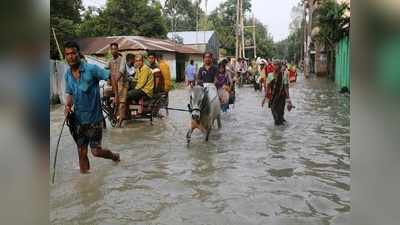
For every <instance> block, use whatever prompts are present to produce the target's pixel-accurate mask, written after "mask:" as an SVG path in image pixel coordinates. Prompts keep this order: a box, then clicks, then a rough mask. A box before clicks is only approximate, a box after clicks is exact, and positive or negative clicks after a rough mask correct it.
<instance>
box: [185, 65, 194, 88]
mask: <svg viewBox="0 0 400 225" xmlns="http://www.w3.org/2000/svg"><path fill="white" fill-rule="evenodd" d="M185 77H186V85H187V86H189V87H191V88H192V87H193V86H194V84H195V80H196V67H195V66H194V61H193V59H191V60H190V63H189V65H188V66H187V67H186V69H185Z"/></svg>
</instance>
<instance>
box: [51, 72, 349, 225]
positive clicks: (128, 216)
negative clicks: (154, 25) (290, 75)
mask: <svg viewBox="0 0 400 225" xmlns="http://www.w3.org/2000/svg"><path fill="white" fill-rule="evenodd" d="M291 96H292V102H293V104H294V105H295V106H296V108H295V109H294V110H293V111H291V112H286V113H285V117H286V120H287V121H288V123H287V125H285V126H282V127H276V126H275V125H274V122H273V119H272V115H271V113H270V111H269V109H268V108H267V107H265V108H261V100H262V95H261V94H260V93H259V92H255V91H254V89H253V88H252V87H250V86H248V87H243V88H238V89H237V100H236V104H235V106H234V108H233V109H231V110H230V111H229V112H228V113H226V114H223V116H222V129H220V130H218V129H214V130H213V131H212V132H211V135H210V140H209V142H207V143H206V142H205V141H204V137H205V136H204V134H202V133H200V131H198V130H196V131H195V132H194V133H193V136H192V142H191V145H190V146H189V147H188V146H187V145H186V139H185V135H186V132H187V128H188V123H189V118H190V117H189V114H188V113H185V112H178V111H170V113H169V117H168V118H166V119H163V120H159V119H156V120H155V121H154V125H153V126H151V125H150V122H149V121H148V120H146V121H133V122H129V123H127V124H126V126H125V128H123V129H118V128H111V126H108V128H107V129H106V130H104V133H103V147H106V148H109V149H111V150H113V151H116V152H118V153H120V155H121V162H120V163H114V162H112V161H110V160H104V159H100V158H96V159H94V157H93V156H92V155H91V154H90V153H89V158H90V163H91V173H90V174H86V175H81V174H80V173H79V166H78V156H77V149H76V147H75V144H74V142H73V140H72V137H71V136H70V134H69V131H68V128H67V127H66V128H65V129H64V133H63V137H62V139H61V143H60V150H59V155H58V162H57V173H56V179H55V184H54V185H50V220H51V224H57V225H69V224H71V225H72V224H79V225H81V224H84V225H119V224H121V225H126V224H140V225H142V224H143V225H181V224H182V225H253V224H254V225H266V224H279V225H292V224H293V225H301V224H304V225H314V224H315V225H320V224H321V225H328V224H335V225H339V224H340V225H345V224H349V223H350V222H349V221H350V218H349V217H350V216H349V213H350V110H349V98H348V97H346V96H344V95H341V94H339V93H337V90H336V87H335V84H334V83H333V82H331V81H327V80H326V79H317V78H310V79H309V80H304V79H303V77H302V76H300V77H299V80H298V82H297V83H295V84H294V85H293V86H292V87H291ZM187 104H188V92H187V90H185V89H182V88H180V89H177V90H174V91H172V92H171V93H170V107H174V108H185V107H186V105H187ZM62 122H63V107H62V106H58V107H55V108H53V109H52V110H51V128H50V131H51V145H50V148H51V154H50V157H51V158H50V159H51V163H52V162H53V157H54V151H55V146H56V143H57V138H58V135H59V132H60V127H61V124H62ZM50 171H51V172H52V169H51V170H50Z"/></svg>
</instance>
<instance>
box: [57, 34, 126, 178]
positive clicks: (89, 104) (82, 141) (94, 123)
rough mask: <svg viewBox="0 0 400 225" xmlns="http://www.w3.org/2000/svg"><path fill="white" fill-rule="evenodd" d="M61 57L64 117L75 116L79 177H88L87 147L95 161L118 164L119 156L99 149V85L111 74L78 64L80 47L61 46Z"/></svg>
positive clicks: (79, 62)
mask: <svg viewBox="0 0 400 225" xmlns="http://www.w3.org/2000/svg"><path fill="white" fill-rule="evenodd" d="M64 54H65V59H66V61H67V62H68V64H69V67H70V68H69V69H68V70H67V71H66V73H65V81H66V82H65V83H66V93H67V96H66V104H65V114H66V115H69V114H71V113H73V114H74V116H73V117H74V118H75V122H76V126H75V127H74V131H75V132H74V135H73V136H74V140H75V142H76V144H77V147H78V153H79V168H80V172H81V173H88V172H89V169H90V164H89V158H88V156H87V153H88V146H89V145H90V149H91V152H92V154H93V155H94V156H95V157H101V158H105V159H111V160H113V161H115V162H117V161H120V157H119V154H118V153H113V152H111V151H110V150H108V149H103V148H102V147H101V140H102V121H103V113H102V109H101V103H100V89H99V81H100V80H108V79H109V77H110V73H109V71H107V70H104V69H101V68H100V67H98V66H96V65H93V64H88V63H85V62H83V61H81V59H80V49H79V45H78V44H77V43H75V42H67V43H66V44H65V45H64ZM72 107H73V109H72Z"/></svg>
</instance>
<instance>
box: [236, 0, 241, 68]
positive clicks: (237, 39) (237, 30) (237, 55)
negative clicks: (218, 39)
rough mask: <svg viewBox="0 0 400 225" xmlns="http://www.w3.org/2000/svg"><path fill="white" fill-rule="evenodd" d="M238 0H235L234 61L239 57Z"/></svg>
mask: <svg viewBox="0 0 400 225" xmlns="http://www.w3.org/2000/svg"><path fill="white" fill-rule="evenodd" d="M239 12H240V0H236V29H235V31H236V48H235V58H236V61H238V59H239V57H240V50H239V38H240V36H239V35H240V25H239V24H240V22H239V20H240V15H239Z"/></svg>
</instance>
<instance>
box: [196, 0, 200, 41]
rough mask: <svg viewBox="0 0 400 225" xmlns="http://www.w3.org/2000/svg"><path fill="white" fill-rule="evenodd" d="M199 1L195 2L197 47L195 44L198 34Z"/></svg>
mask: <svg viewBox="0 0 400 225" xmlns="http://www.w3.org/2000/svg"><path fill="white" fill-rule="evenodd" d="M199 1H200V0H197V1H196V3H197V4H196V46H197V43H198V42H199V41H198V33H199Z"/></svg>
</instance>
